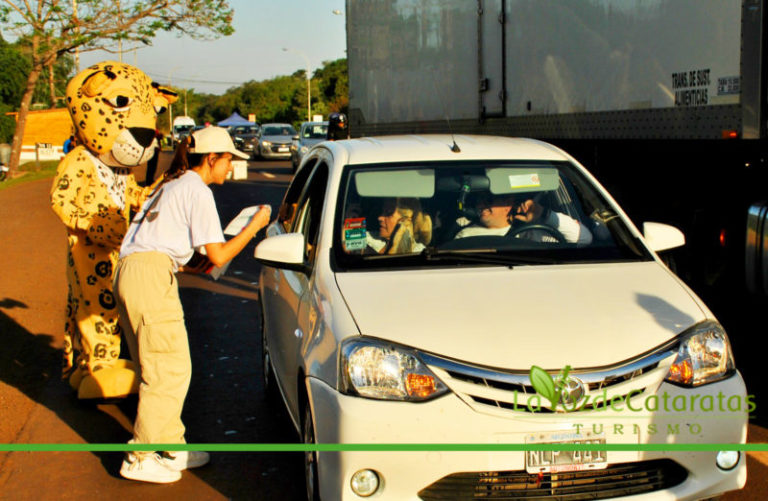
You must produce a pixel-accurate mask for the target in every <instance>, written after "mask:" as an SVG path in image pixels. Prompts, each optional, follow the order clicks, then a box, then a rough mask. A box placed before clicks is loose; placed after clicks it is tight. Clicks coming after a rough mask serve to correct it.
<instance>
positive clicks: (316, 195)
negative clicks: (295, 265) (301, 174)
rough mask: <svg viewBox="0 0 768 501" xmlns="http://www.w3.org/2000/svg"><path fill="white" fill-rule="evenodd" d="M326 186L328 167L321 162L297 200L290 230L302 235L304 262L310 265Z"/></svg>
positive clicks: (313, 254)
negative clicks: (294, 216) (296, 208)
mask: <svg viewBox="0 0 768 501" xmlns="http://www.w3.org/2000/svg"><path fill="white" fill-rule="evenodd" d="M305 170H306V169H305ZM327 185H328V166H327V165H326V164H325V162H322V161H321V162H320V163H319V164H318V165H317V166H316V167H315V168H314V169H313V172H312V175H311V178H310V180H309V183H308V184H307V188H306V189H305V190H304V192H303V193H302V195H301V198H300V199H299V202H298V211H297V217H296V219H295V221H294V226H293V228H292V231H293V232H299V233H302V234H304V243H305V247H304V260H305V262H307V263H310V264H311V263H312V262H313V261H314V257H315V250H316V248H317V238H318V235H319V230H320V220H321V217H322V214H323V202H324V200H325V191H326V188H327Z"/></svg>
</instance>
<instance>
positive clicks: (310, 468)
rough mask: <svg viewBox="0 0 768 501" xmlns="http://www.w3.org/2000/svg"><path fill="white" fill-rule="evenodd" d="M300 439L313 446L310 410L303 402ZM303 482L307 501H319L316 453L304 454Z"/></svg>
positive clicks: (313, 436) (313, 433)
mask: <svg viewBox="0 0 768 501" xmlns="http://www.w3.org/2000/svg"><path fill="white" fill-rule="evenodd" d="M301 439H302V442H304V443H305V444H307V445H315V444H316V443H317V440H316V438H315V425H314V422H313V421H312V408H311V407H310V405H309V402H307V401H305V402H304V420H303V422H302V427H301ZM304 481H305V484H306V486H307V501H320V483H319V478H318V475H317V451H305V452H304Z"/></svg>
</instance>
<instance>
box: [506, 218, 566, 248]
mask: <svg viewBox="0 0 768 501" xmlns="http://www.w3.org/2000/svg"><path fill="white" fill-rule="evenodd" d="M526 231H543V232H545V233H548V234H549V235H551V236H552V237H554V239H555V240H557V243H559V244H564V243H566V240H565V236H564V235H563V234H562V233H560V231H559V230H557V229H555V228H554V227H552V226H550V225H548V224H543V223H529V224H523V225H521V226H519V227H517V228H512V229H511V230H509V231H508V232H507V234H506V237H507V238H515V237H516V236H517V235H519V234H520V233H524V232H526Z"/></svg>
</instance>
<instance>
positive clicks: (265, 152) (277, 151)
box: [259, 144, 291, 158]
mask: <svg viewBox="0 0 768 501" xmlns="http://www.w3.org/2000/svg"><path fill="white" fill-rule="evenodd" d="M281 148H285V150H284V151H281ZM259 154H260V155H261V156H262V157H264V158H291V148H290V145H278V144H273V145H272V146H270V147H269V148H264V147H261V146H260V147H259Z"/></svg>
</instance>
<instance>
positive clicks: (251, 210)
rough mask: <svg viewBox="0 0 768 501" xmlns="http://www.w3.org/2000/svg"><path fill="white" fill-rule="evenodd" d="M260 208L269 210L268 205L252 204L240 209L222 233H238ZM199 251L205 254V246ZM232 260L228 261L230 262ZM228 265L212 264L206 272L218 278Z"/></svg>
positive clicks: (231, 234) (232, 234) (215, 278)
mask: <svg viewBox="0 0 768 501" xmlns="http://www.w3.org/2000/svg"><path fill="white" fill-rule="evenodd" d="M262 208H267V209H268V210H271V208H270V207H269V205H254V206H252V207H246V208H245V209H243V210H241V211H240V214H238V215H237V216H236V217H235V218H234V219H233V220H232V221H230V222H229V224H228V225H227V227H226V228H224V234H225V235H230V236H234V235H237V234H238V233H240V232H241V231H242V230H243V228H245V226H246V225H247V224H248V223H249V222H250V221H251V219H252V218H253V216H255V215H256V213H257V212H259V211H260V210H261V209H262ZM199 252H200V253H201V254H205V247H202V248H200V249H199ZM231 262H232V261H230V263H231ZM228 267H229V263H227V264H225V265H224V266H214V267H213V268H212V269H211V270H210V271H208V272H207V273H208V274H209V275H210V276H211V277H212V278H213V279H214V280H218V279H219V277H221V276H222V275H223V274H224V273H225V272H226V271H227V268H228Z"/></svg>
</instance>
